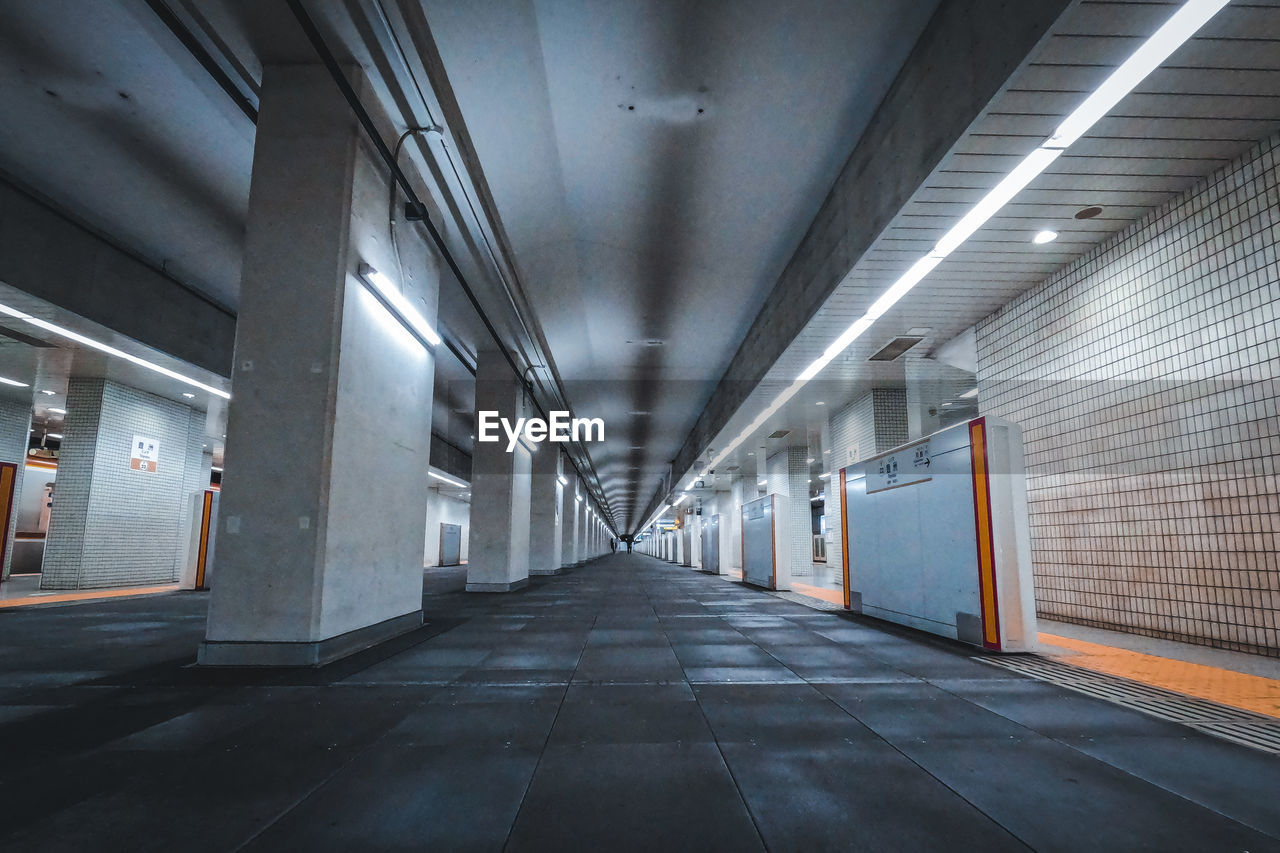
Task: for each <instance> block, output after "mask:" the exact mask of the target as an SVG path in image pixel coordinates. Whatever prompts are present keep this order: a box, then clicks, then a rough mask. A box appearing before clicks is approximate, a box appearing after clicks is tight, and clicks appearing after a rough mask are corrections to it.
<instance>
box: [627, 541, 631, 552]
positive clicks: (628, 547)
mask: <svg viewBox="0 0 1280 853" xmlns="http://www.w3.org/2000/svg"><path fill="white" fill-rule="evenodd" d="M627 553H628V554H630V553H631V540H630V539H628V540H627Z"/></svg>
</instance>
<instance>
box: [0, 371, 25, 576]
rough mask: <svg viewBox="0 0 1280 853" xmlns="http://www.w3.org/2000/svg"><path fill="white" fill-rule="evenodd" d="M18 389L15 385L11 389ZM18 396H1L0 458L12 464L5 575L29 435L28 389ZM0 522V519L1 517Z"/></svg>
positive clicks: (1, 558) (3, 558)
mask: <svg viewBox="0 0 1280 853" xmlns="http://www.w3.org/2000/svg"><path fill="white" fill-rule="evenodd" d="M10 390H13V391H15V392H16V391H17V389H10ZM15 396H16V397H17V399H12V400H7V399H0V462H9V463H12V464H13V465H14V468H15V470H14V474H13V497H12V498H11V499H10V502H9V541H8V542H7V543H6V545H5V549H4V553H3V554H0V561H2V567H3V572H4V575H3V576H4V577H6V578H7V577H9V572H10V571H11V570H12V568H13V566H12V563H13V540H14V538H15V537H16V536H17V533H18V502H19V500H20V499H21V497H22V480H23V476H24V475H25V473H26V470H27V465H26V462H27V447H28V445H29V444H30V438H31V389H29V388H28V389H24V391H23V392H22V393H21V396H17V394H15ZM0 523H2V521H0Z"/></svg>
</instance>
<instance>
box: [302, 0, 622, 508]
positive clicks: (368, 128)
mask: <svg viewBox="0 0 1280 853" xmlns="http://www.w3.org/2000/svg"><path fill="white" fill-rule="evenodd" d="M287 2H288V5H289V10H290V11H291V12H293V16H294V18H295V19H296V20H297V22H298V25H299V26H300V27H301V28H302V31H303V33H304V34H305V35H306V36H307V40H308V41H309V42H311V46H312V48H314V50H315V51H316V54H317V55H318V56H319V57H320V61H321V62H322V63H323V64H324V66H325V69H326V70H327V71H328V72H329V76H330V77H331V78H332V79H333V82H334V83H335V84H336V85H337V87H338V90H339V91H340V92H341V93H342V96H343V98H344V99H345V100H346V102H347V105H348V106H349V107H350V108H351V111H352V113H354V114H355V117H356V120H357V121H358V122H359V123H360V126H361V128H363V129H364V132H365V135H366V136H368V137H369V141H370V142H372V143H373V146H374V149H375V150H376V151H377V153H378V156H379V157H380V158H381V159H382V161H383V163H385V164H386V166H387V168H388V169H390V171H391V177H392V180H394V181H395V182H396V183H397V184H399V185H400V189H401V191H402V192H404V194H405V198H407V199H408V200H409V204H410V205H412V206H413V209H414V210H417V211H421V212H422V214H423V216H422V219H421V220H420V221H421V222H422V224H423V226H425V227H426V229H427V233H428V234H429V235H430V237H431V241H432V243H434V244H435V247H436V249H437V251H439V252H440V255H441V257H442V258H444V261H445V263H446V264H447V265H448V267H449V270H450V272H452V273H453V276H454V278H455V279H457V281H458V284H459V285H460V286H461V287H462V291H463V293H464V294H466V297H467V300H468V301H469V302H470V303H471V307H472V308H473V309H474V310H475V312H476V315H477V316H478V317H479V318H480V321H481V322H482V323H483V324H484V327H485V329H486V330H487V331H488V332H489V335H490V337H491V338H493V341H494V343H495V344H497V346H498V350H499V351H500V352H501V353H502V357H503V358H504V359H505V360H506V362H507V364H508V365H509V366H510V367H511V371H512V373H514V374H515V375H516V376H517V377H519V381H520V384H521V385H522V386H523V387H524V389H525V391H526V392H527V393H528V395H529V399H530V400H531V401H532V402H533V405H534V408H536V409H537V410H538V413H539V414H540V415H541V416H542V417H543V418H544V419H545V418H546V417H547V412H546V410H545V409H543V407H542V404H541V403H539V402H538V399H537V397H536V395H535V394H534V389H533V386H532V385H531V384H530V383H529V382H528V380H526V379H525V371H523V370H521V369H520V367H519V366H518V365H517V364H516V362H515V359H514V358H512V356H511V353H510V351H509V350H508V349H507V347H506V345H505V343H504V342H503V340H502V338H501V336H500V335H499V334H498V330H497V329H496V328H494V326H493V323H492V322H491V321H490V320H489V317H488V315H486V314H485V312H484V309H483V308H482V307H481V306H480V302H479V300H478V299H477V298H476V295H475V292H474V291H473V290H472V289H471V286H470V285H469V284H468V283H467V279H466V276H464V275H463V273H462V270H461V269H460V268H459V267H458V264H457V262H456V261H455V260H454V258H453V254H452V253H451V252H450V251H449V247H448V246H446V245H445V242H444V239H443V238H442V237H441V236H440V232H439V231H438V230H436V227H435V225H434V224H433V223H432V222H431V218H430V217H429V216H427V215H426V210H427V208H426V205H424V204H423V203H422V200H421V199H419V198H418V194H417V192H415V191H414V189H413V186H412V184H410V183H409V179H408V177H406V176H405V174H404V171H403V170H402V169H401V168H400V164H399V163H397V162H396V158H395V156H394V155H393V154H392V153H391V149H389V148H388V147H387V144H386V142H385V141H383V139H382V136H381V134H379V133H378V129H377V127H375V126H374V123H373V117H372V116H371V115H370V114H369V111H368V110H367V109H365V106H364V104H363V103H362V102H361V101H360V96H359V95H358V94H356V91H355V89H353V88H352V87H351V83H350V81H348V80H347V76H346V75H345V74H343V73H342V67H341V66H340V65H339V64H338V60H337V57H335V56H334V54H333V51H331V50H330V49H329V45H328V43H327V42H325V40H324V36H323V35H321V33H320V30H319V29H318V28H317V27H316V24H315V21H313V20H312V19H311V16H310V15H308V14H307V10H306V9H304V8H303V6H302V2H301V0H287ZM464 364H465V362H464ZM566 456H568V459H569V463H570V464H571V465H573V467H574V470H575V471H577V473H578V476H579V477H581V478H582V479H583V480H584V481H586V479H587V478H586V477H585V476H584V475H583V473H582V469H581V468H579V466H578V463H577V461H576V460H574V458H573V457H572V456H571V455H569V454H566ZM592 503H595V500H594V496H593V500H592ZM597 506H598V505H597Z"/></svg>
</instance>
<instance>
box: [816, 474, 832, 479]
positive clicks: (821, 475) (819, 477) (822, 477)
mask: <svg viewBox="0 0 1280 853" xmlns="http://www.w3.org/2000/svg"><path fill="white" fill-rule="evenodd" d="M830 476H831V475H830V474H819V475H818V479H819V480H825V479H827V478H828V477H830Z"/></svg>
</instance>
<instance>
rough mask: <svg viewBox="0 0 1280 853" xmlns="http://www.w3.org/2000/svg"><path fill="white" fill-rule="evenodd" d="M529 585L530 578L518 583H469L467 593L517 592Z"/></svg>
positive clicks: (521, 579) (522, 579)
mask: <svg viewBox="0 0 1280 853" xmlns="http://www.w3.org/2000/svg"><path fill="white" fill-rule="evenodd" d="M528 585H529V579H528V578H520V580H518V581H506V582H499V583H479V582H477V581H467V592H515V591H516V590H517V589H523V588H525V587H526V586H528Z"/></svg>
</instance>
